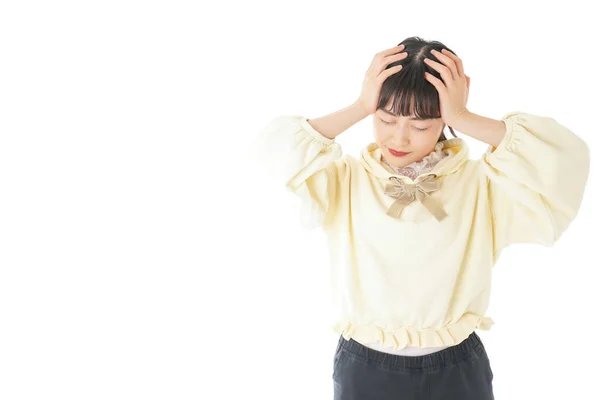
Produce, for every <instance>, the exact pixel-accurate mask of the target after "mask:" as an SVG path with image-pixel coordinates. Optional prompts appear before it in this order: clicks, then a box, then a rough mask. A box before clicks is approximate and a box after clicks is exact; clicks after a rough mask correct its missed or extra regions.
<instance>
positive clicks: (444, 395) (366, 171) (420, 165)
mask: <svg viewBox="0 0 600 400" xmlns="http://www.w3.org/2000/svg"><path fill="white" fill-rule="evenodd" d="M468 93H469V77H468V76H466V75H465V71H464V67H463V63H462V61H461V59H460V58H459V57H458V56H456V54H455V53H454V52H453V51H451V50H450V49H448V48H447V47H446V46H444V45H443V44H441V43H440V42H428V41H424V40H422V39H420V38H409V39H406V40H404V41H403V42H402V43H401V45H399V46H396V47H393V48H390V49H387V50H384V51H382V52H380V53H378V54H376V55H375V57H374V58H373V61H372V63H371V66H370V67H369V69H368V71H367V73H366V76H365V79H364V82H363V88H362V91H361V93H360V96H359V98H358V99H357V100H356V101H355V102H354V103H352V105H350V106H348V107H346V108H344V109H342V110H340V111H337V112H334V113H332V114H329V115H326V116H323V117H320V118H314V119H310V120H309V119H307V118H304V117H302V116H300V115H283V116H279V117H276V118H274V119H273V121H271V123H269V124H268V126H267V127H266V128H265V129H264V131H263V132H262V134H261V135H260V136H259V141H258V142H257V144H258V145H259V150H260V156H261V161H262V162H264V163H266V165H267V166H268V167H269V170H270V171H273V172H275V173H276V174H277V176H278V177H279V179H280V182H281V184H282V186H285V187H286V188H287V189H288V190H291V191H292V192H293V193H295V194H296V195H297V196H299V197H300V198H301V199H302V204H303V207H302V209H303V210H304V211H306V212H307V220H306V221H308V222H309V226H310V227H315V226H319V227H321V228H322V229H323V230H324V232H325V233H326V235H327V238H328V243H329V248H330V251H331V262H332V264H331V273H332V275H331V276H332V281H331V284H332V294H333V299H334V303H335V304H334V305H335V310H336V311H337V314H336V316H335V321H334V323H333V324H332V328H333V330H334V331H335V332H336V334H338V335H340V337H339V341H338V346H337V349H336V351H335V354H334V357H333V377H332V378H333V382H334V393H335V398H336V399H343V400H350V399H381V400H383V399H399V398H402V399H431V400H436V399H440V400H441V399H444V400H450V399H460V400H470V399H473V400H475V399H476V400H486V399H493V398H494V395H493V389H492V379H493V373H492V369H491V367H490V362H489V359H488V356H487V353H486V350H485V348H484V345H483V343H482V341H481V339H480V338H479V336H478V335H477V333H476V332H475V330H476V329H484V330H489V329H490V327H491V326H492V324H493V323H494V321H493V320H492V319H491V318H490V317H489V316H487V315H486V309H487V308H488V302H489V297H490V288H491V274H492V267H493V266H494V264H495V263H496V261H497V260H498V257H499V256H500V253H501V251H502V250H503V249H504V248H506V247H507V246H509V245H510V244H512V243H525V242H527V243H538V244H542V245H545V246H551V245H552V244H554V243H555V242H556V241H557V240H558V238H559V237H560V236H561V235H562V233H563V232H564V231H565V230H566V229H567V227H568V225H569V224H570V222H571V221H572V220H573V219H574V217H575V215H576V214H577V212H578V210H579V207H580V203H581V201H582V196H583V193H584V188H585V186H586V183H587V178H588V174H589V164H590V159H589V148H588V146H587V144H586V143H585V142H584V141H583V140H582V139H581V138H579V137H578V136H576V135H575V134H574V133H573V132H571V131H570V130H569V129H567V128H566V127H564V126H562V125H560V124H559V123H558V122H557V121H555V120H554V119H552V118H549V117H544V116H538V115H533V114H528V113H524V112H519V111H514V112H509V113H507V114H505V115H504V116H503V117H502V118H501V119H500V120H496V119H492V118H487V117H483V116H480V115H477V114H475V113H473V112H471V111H469V110H468V109H467V98H468ZM370 115H372V116H373V128H374V133H375V135H374V136H375V141H374V142H372V143H369V144H368V145H367V146H366V147H364V149H363V150H362V151H361V153H360V155H359V156H358V157H354V156H352V155H349V154H344V153H343V152H342V149H341V147H340V144H339V143H337V142H336V141H335V138H336V137H337V136H338V135H339V134H341V133H342V132H344V131H345V130H347V129H348V128H349V127H351V126H352V125H353V124H355V123H357V122H358V121H360V120H362V119H364V118H365V117H367V116H370ZM446 125H447V126H448V127H449V129H450V131H451V132H452V134H453V136H454V137H453V138H450V139H447V138H446V137H445V135H444V133H443V129H444V127H445V126H446ZM453 129H456V130H458V131H460V132H462V133H464V134H466V135H469V136H471V137H473V138H475V139H478V140H480V141H482V142H484V143H487V144H488V146H489V147H488V149H487V150H486V152H485V154H483V155H482V157H480V158H479V159H476V160H471V159H470V158H469V157H468V156H469V149H468V147H467V143H466V142H465V141H464V140H463V139H462V138H458V137H456V135H454V130H453Z"/></svg>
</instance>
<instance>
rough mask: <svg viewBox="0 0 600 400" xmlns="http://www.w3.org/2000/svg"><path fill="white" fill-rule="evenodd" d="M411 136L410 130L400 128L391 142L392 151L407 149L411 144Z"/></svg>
mask: <svg viewBox="0 0 600 400" xmlns="http://www.w3.org/2000/svg"><path fill="white" fill-rule="evenodd" d="M409 142H410V140H409V135H408V130H407V129H403V128H400V129H398V131H397V132H395V133H394V135H393V136H392V138H391V140H390V147H391V148H392V149H402V148H406V147H407V146H408V144H409Z"/></svg>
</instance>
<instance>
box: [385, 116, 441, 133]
mask: <svg viewBox="0 0 600 400" xmlns="http://www.w3.org/2000/svg"><path fill="white" fill-rule="evenodd" d="M379 120H380V121H381V122H383V123H384V124H386V125H392V124H393V123H394V122H389V121H386V120H384V119H381V118H379ZM413 128H415V129H416V130H418V131H426V130H427V129H429V128H423V129H421V128H417V127H416V126H413Z"/></svg>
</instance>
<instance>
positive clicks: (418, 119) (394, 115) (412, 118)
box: [380, 108, 431, 121]
mask: <svg viewBox="0 0 600 400" xmlns="http://www.w3.org/2000/svg"><path fill="white" fill-rule="evenodd" d="M380 110H381V111H383V112H384V113H386V114H388V115H391V116H392V117H397V115H396V114H394V113H392V112H390V111H388V110H386V109H384V108H380ZM428 119H431V118H419V117H410V118H409V120H411V121H415V120H416V121H426V120H428Z"/></svg>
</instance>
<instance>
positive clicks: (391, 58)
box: [377, 52, 408, 75]
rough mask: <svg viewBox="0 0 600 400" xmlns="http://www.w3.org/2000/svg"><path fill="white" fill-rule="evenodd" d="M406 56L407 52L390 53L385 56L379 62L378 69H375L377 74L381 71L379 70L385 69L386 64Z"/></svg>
mask: <svg viewBox="0 0 600 400" xmlns="http://www.w3.org/2000/svg"><path fill="white" fill-rule="evenodd" d="M406 57H408V53H406V52H402V53H398V54H392V55H390V56H387V57H385V58H384V59H383V60H382V62H381V64H379V70H378V71H377V75H379V74H380V73H381V71H383V70H385V69H386V68H387V67H388V65H390V64H391V63H394V62H396V61H399V60H402V59H403V58H406Z"/></svg>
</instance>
